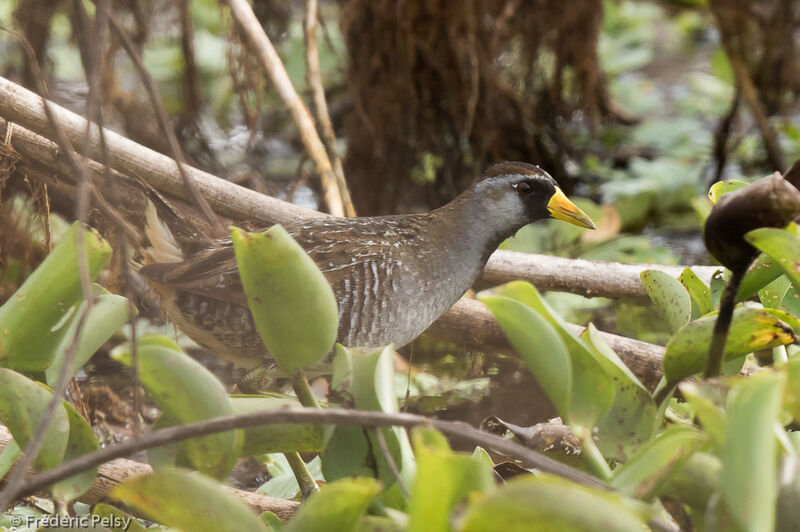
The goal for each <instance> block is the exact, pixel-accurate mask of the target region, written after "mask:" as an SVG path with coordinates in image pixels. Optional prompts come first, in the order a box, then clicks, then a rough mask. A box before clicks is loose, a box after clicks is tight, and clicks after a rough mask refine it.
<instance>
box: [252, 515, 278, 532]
mask: <svg viewBox="0 0 800 532" xmlns="http://www.w3.org/2000/svg"><path fill="white" fill-rule="evenodd" d="M258 518H259V519H261V522H262V523H264V524H265V525H267V530H269V532H278V531H279V530H283V521H282V520H281V518H280V517H278V515H277V514H276V513H274V512H270V511H269V510H266V511H264V512H261V515H259V516H258Z"/></svg>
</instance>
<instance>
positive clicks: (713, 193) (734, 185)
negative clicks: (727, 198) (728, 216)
mask: <svg viewBox="0 0 800 532" xmlns="http://www.w3.org/2000/svg"><path fill="white" fill-rule="evenodd" d="M748 184H749V183H748V182H747V181H740V180H738V179H726V180H725V181H718V182H716V183H714V184H713V185H711V188H710V189H709V190H708V199H710V200H711V203H714V204H716V203H717V202H718V201H719V198H721V197H722V195H723V194H727V193H728V192H733V191H734V190H739V189H740V188H744V187H746V186H747V185H748Z"/></svg>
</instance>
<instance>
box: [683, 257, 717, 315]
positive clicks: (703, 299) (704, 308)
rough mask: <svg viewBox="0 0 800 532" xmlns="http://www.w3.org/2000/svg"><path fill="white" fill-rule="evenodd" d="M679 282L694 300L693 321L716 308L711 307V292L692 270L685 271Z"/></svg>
mask: <svg viewBox="0 0 800 532" xmlns="http://www.w3.org/2000/svg"><path fill="white" fill-rule="evenodd" d="M678 281H680V283H681V284H682V285H683V287H684V288H685V289H686V291H687V292H689V297H690V298H691V299H692V319H693V320H696V319H697V318H699V317H700V316H704V315H705V314H708V313H709V312H711V311H712V310H714V307H713V306H712V305H711V292H710V291H709V289H708V287H707V286H706V284H705V283H704V282H703V281H701V280H700V278H699V277H698V276H697V275H695V273H694V272H693V271H692V270H691V269H690V268H686V269H685V270H683V272H682V273H681V275H680V277H678Z"/></svg>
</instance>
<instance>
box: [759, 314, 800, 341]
mask: <svg viewBox="0 0 800 532" xmlns="http://www.w3.org/2000/svg"><path fill="white" fill-rule="evenodd" d="M764 312H766V313H767V314H769V315H770V316H774V317H775V318H777V319H779V320H780V321H782V322H783V323H785V324H786V325H788V326H789V327H790V328H791V329H792V331H793V332H794V335H795V336H798V335H800V318H798V317H797V316H795V315H794V314H790V313H788V312H785V311H783V310H780V309H777V308H765V309H764Z"/></svg>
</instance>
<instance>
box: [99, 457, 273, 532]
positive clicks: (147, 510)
mask: <svg viewBox="0 0 800 532" xmlns="http://www.w3.org/2000/svg"><path fill="white" fill-rule="evenodd" d="M110 495H111V497H112V498H114V499H116V500H118V501H121V502H123V503H125V504H126V505H128V506H131V507H133V508H135V509H136V510H137V511H139V512H142V513H143V514H144V515H146V516H147V517H148V518H149V519H152V520H153V521H156V522H158V523H162V524H164V525H167V526H169V527H173V528H177V529H180V530H214V531H215V532H241V531H243V530H247V531H248V532H250V531H252V532H257V531H262V532H266V531H267V527H266V525H264V523H262V522H261V520H260V519H259V518H258V516H257V515H255V514H254V513H253V511H252V510H251V509H250V508H248V507H247V505H245V503H244V502H242V501H241V500H240V499H239V498H238V497H236V496H235V495H233V494H232V493H229V492H227V491H225V490H224V489H223V487H222V486H221V485H220V484H218V483H217V482H215V481H214V480H212V479H210V478H208V477H206V476H204V475H201V474H198V473H193V472H190V471H186V470H182V469H163V470H161V471H157V472H155V473H152V474H149V475H142V476H139V477H134V478H131V479H129V480H126V481H125V482H123V483H122V484H120V485H119V486H117V487H116V488H114V489H113V490H111V494H110Z"/></svg>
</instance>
